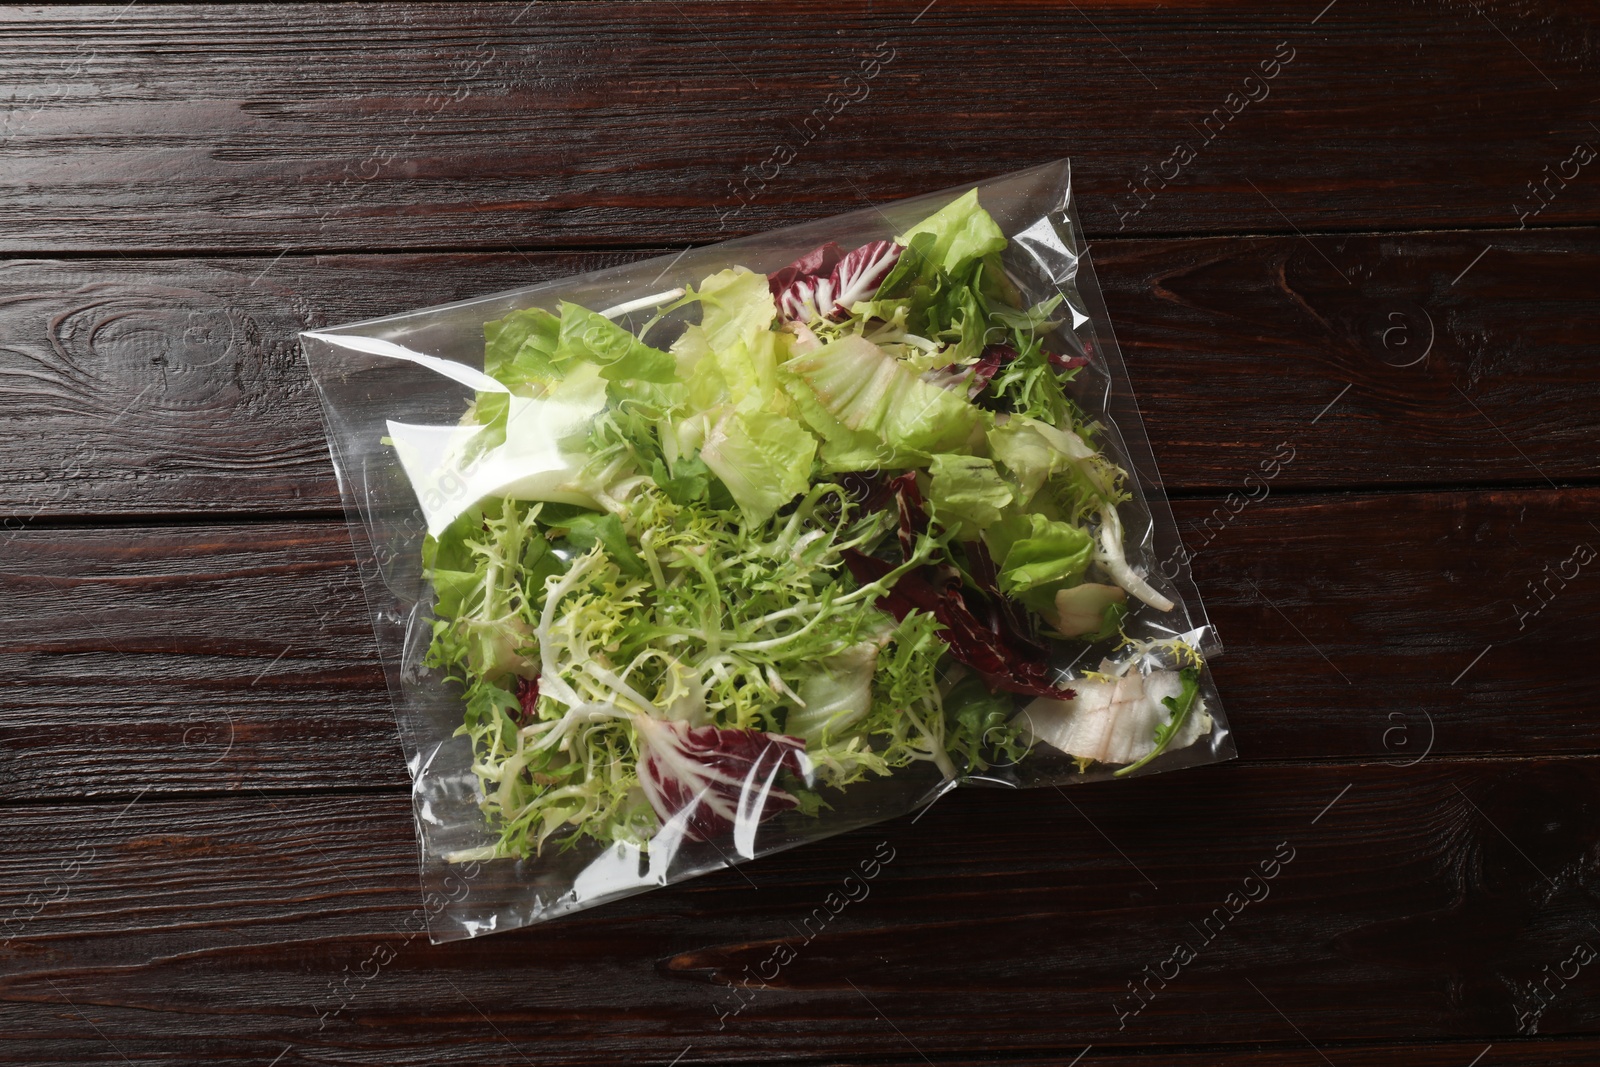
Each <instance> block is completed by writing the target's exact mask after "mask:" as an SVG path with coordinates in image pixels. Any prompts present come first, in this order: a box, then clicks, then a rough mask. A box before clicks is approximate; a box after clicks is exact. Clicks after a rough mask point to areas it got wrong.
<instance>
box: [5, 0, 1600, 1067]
mask: <svg viewBox="0 0 1600 1067" xmlns="http://www.w3.org/2000/svg"><path fill="white" fill-rule="evenodd" d="M1325 3H1326V0H1308V2H1306V3H1293V4H1275V5H1270V6H1269V5H1253V4H1250V5H1247V4H1230V3H1221V2H1215V0H1212V2H1202V0H1194V2H1179V3H1177V4H1170V3H1168V4H1145V3H1138V2H1132V0H1081V2H1080V3H1078V4H1072V3H1067V4H1064V5H1060V6H1057V5H1054V4H1042V3H1011V4H979V3H976V2H973V0H936V2H935V3H932V4H928V3H927V0H914V2H912V3H910V4H904V3H898V2H896V3H873V4H868V5H866V6H865V7H861V6H859V5H852V4H841V3H831V2H830V3H794V2H790V0H782V2H776V3H766V4H758V3H746V4H707V3H698V2H694V0H677V2H671V0H669V2H666V3H633V4H582V5H554V4H536V5H528V6H525V7H524V6H522V5H520V4H512V5H508V6H499V5H483V6H479V7H473V8H467V7H459V6H454V5H424V4H416V5H400V4H359V5H339V6H332V5H330V6H322V5H301V6H282V7H277V6H271V7H269V6H238V7H235V6H223V5H220V4H194V5H155V4H146V3H139V2H137V0H136V2H135V3H132V4H130V5H128V6H125V7H121V6H109V7H43V8H39V7H29V8H12V9H7V10H4V11H0V83H3V84H0V92H4V93H5V94H7V97H8V99H5V100H0V109H3V114H0V122H3V125H0V255H3V256H4V257H5V259H4V262H3V264H0V412H3V420H0V516H3V517H4V522H3V529H0V546H3V547H0V556H3V558H0V676H3V678H4V691H3V692H4V696H3V698H0V699H3V705H0V707H3V710H0V916H4V918H3V919H0V929H3V931H4V932H3V934H0V939H3V941H4V944H3V947H0V1062H5V1063H18V1064H30V1065H32V1064H81V1063H86V1062H130V1063H141V1064H142V1063H160V1064H191V1063H202V1062H203V1063H217V1064H239V1065H256V1067H266V1065H268V1064H278V1065H280V1067H291V1065H298V1064H373V1065H423V1064H463V1065H465V1064H488V1063H495V1064H522V1063H528V1064H540V1065H544V1064H577V1063H584V1064H609V1063H624V1062H625V1063H656V1064H669V1063H680V1064H691V1063H741V1062H744V1063H749V1062H761V1063H768V1062H774V1061H784V1062H792V1063H796V1064H822V1063H839V1062H850V1063H871V1064H881V1065H885V1067H889V1065H897V1064H906V1065H910V1064H918V1063H923V1062H928V1063H935V1064H965V1063H975V1062H994V1063H1002V1064H1010V1065H1017V1067H1021V1065H1024V1064H1046V1063H1053V1064H1062V1063H1076V1064H1078V1065H1079V1067H1110V1065H1122V1064H1126V1063H1129V1062H1140V1063H1159V1064H1173V1065H1181V1067H1222V1065H1225V1064H1226V1065H1238V1067H1266V1065H1274V1067H1276V1065H1288V1067H1318V1065H1329V1064H1331V1065H1337V1067H1364V1065H1376V1064H1385V1065H1388V1064H1404V1065H1424V1067H1469V1065H1476V1067H1507V1065H1513V1064H1515V1065H1529V1067H1532V1065H1539V1067H1548V1065H1578V1064H1595V1063H1597V1062H1600V959H1595V958H1593V957H1594V956H1595V953H1596V952H1597V951H1600V733H1597V728H1600V672H1597V670H1596V668H1597V665H1600V639H1597V636H1596V635H1597V632H1600V609H1597V607H1596V604H1597V602H1600V560H1596V559H1594V556H1595V553H1596V550H1597V548H1600V526H1597V523H1600V466H1597V464H1600V366H1597V362H1596V361H1597V357H1600V226H1597V224H1600V161H1597V160H1596V159H1595V153H1596V151H1597V150H1600V128H1597V126H1596V124H1597V123H1600V105H1597V102H1596V101H1597V99H1600V77H1597V73H1600V70H1597V67H1600V54H1597V53H1600V44H1597V38H1600V20H1597V18H1596V16H1597V15H1600V6H1597V5H1595V4H1592V3H1586V4H1577V3H1558V2H1556V0H1483V2H1481V3H1475V2H1468V0H1418V2H1405V3H1400V2H1395V0H1335V2H1333V3H1326V6H1325V7H1324V4H1325ZM924 5H926V6H924ZM869 59H875V60H876V62H877V68H876V70H875V71H874V73H873V75H872V76H870V77H865V76H863V74H862V71H863V70H864V69H865V68H864V67H863V63H864V62H865V61H867V60H869ZM1269 71H1270V72H1271V74H1270V76H1269V75H1268V72H1269ZM852 75H854V76H855V77H854V79H853V80H850V81H847V80H846V79H848V78H851V76H852ZM1180 149H1181V151H1180ZM785 156H792V159H790V161H789V162H787V163H785V164H783V165H781V166H780V165H777V164H774V163H772V162H771V161H772V160H773V159H774V158H775V157H785ZM1059 156H1071V157H1072V158H1073V160H1074V163H1075V166H1076V171H1075V173H1076V190H1077V193H1078V195H1079V196H1080V198H1081V205H1082V212H1083V219H1084V223H1085V226H1086V229H1087V232H1088V234H1089V236H1090V238H1091V239H1092V241H1093V256H1094V258H1095V260H1096V261H1097V264H1098V267H1099V270H1100V276H1101V279H1102V282H1103V284H1104V285H1105V287H1106V290H1107V298H1108V302H1109V304H1110V308H1111V312H1112V315H1113V317H1114V320H1115V325H1116V328H1117V331H1118V333H1119V336H1120V338H1121V341H1122V343H1123V345H1124V347H1125V350H1126V352H1127V355H1128V359H1129V363H1130V367H1131V371H1132V374H1133V377H1134V384H1135V387H1136V388H1137V390H1138V392H1139V395H1140V399H1141V401H1142V404H1143V408H1144V412H1145V416H1146V419H1147V421H1148V424H1149V430H1150V434H1151V437H1152V439H1153V441H1154V446H1155V449H1156V453H1157V457H1158V459H1159V462H1160V464H1161V468H1162V472H1163V474H1164V475H1165V477H1166V480H1167V482H1168V484H1169V487H1170V491H1171V494H1172V496H1173V498H1174V503H1175V507H1176V510H1177V513H1178V517H1179V520H1180V523H1181V525H1182V526H1183V529H1184V533H1185V537H1186V539H1187V541H1188V545H1189V548H1190V549H1191V550H1192V551H1194V552H1195V553H1196V555H1197V562H1196V564H1195V568H1196V574H1197V578H1198V580H1199V583H1200V586H1201V589H1202V592H1203V593H1204V595H1205V598H1206V603H1207V606H1208V608H1209V610H1210V612H1211V615H1212V618H1213V619H1214V621H1215V622H1216V623H1217V625H1218V627H1219V628H1220V631H1221V634H1222V636H1223V639H1224V640H1225V642H1226V643H1227V645H1228V652H1227V654H1226V655H1225V656H1224V657H1223V658H1222V659H1220V660H1218V661H1217V663H1216V665H1215V670H1216V677H1217V680H1218V683H1219V685H1220V687H1221V690H1222V693H1223V697H1224V699H1225V701H1226V703H1227V708H1228V711H1229V713H1230V715H1231V716H1232V719H1233V722H1234V725H1235V728H1236V730H1237V734H1238V744H1239V750H1240V752H1241V757H1240V758H1239V759H1238V760H1237V761H1235V762H1233V763H1230V764H1227V765H1224V766H1220V767H1212V768H1206V769H1201V770H1196V771H1190V772H1184V773H1180V774H1171V775H1163V776H1159V777H1157V778H1154V779H1146V780H1142V781H1136V782H1129V783H1117V784H1114V785H1110V786H1091V787H1085V788H1082V789H1076V790H1069V791H1068V792H1066V793H1063V792H1059V791H1052V790H1043V791H1033V792H1027V793H1004V792H999V791H984V790H970V791H962V792H959V793H957V794H955V795H953V796H951V797H949V798H947V799H945V800H943V801H941V802H940V803H939V804H938V805H937V806H936V807H935V808H934V809H933V810H932V811H931V812H929V813H928V814H927V815H926V816H925V817H923V818H921V819H920V821H918V822H916V823H915V824H914V825H913V824H912V822H911V820H910V819H901V820H897V821H895V822H891V823H888V824H885V825H883V826H880V827H877V828H875V829H873V830H870V831H866V832H861V833H855V834H851V835H848V836H845V837H840V838H835V839H833V840H831V841H828V842H825V843H823V844H819V845H816V846H813V847H809V848H805V849H800V850H796V851H792V852H789V853H786V854H783V855H780V856H777V857H773V858H770V859H767V860H763V861H761V862H757V863H753V864H749V865H747V866H745V867H743V868H741V869H740V870H738V871H725V872H722V873H720V874H718V875H715V876H711V877H707V878H703V879H700V880H698V881H695V882H691V883H688V884H685V885H682V886H678V887H675V888H671V889H667V890H663V891H659V892H654V893H650V894H647V895H644V896H641V897H636V898H633V899H631V900H628V901H625V902H622V903H619V904H614V905H610V906H607V907H603V908H599V909H596V910H593V911H589V912H586V913H583V914H581V915H579V916H577V917H574V918H569V919H566V920H563V921H560V922H556V923H552V924H548V925H545V926H542V927H535V928H532V929H528V930H523V931H519V932H516V933H511V934H506V935H497V936H494V937H490V938H486V939H481V940H477V941H472V942H462V943H456V944H451V945H448V946H444V947H437V948H436V947H431V946H430V945H429V944H428V943H427V941H426V939H425V938H423V937H420V936H418V935H417V934H416V933H415V930H416V929H417V926H418V922H417V919H418V916H419V915H420V913H421V910H420V909H421V907H422V905H421V902H420V900H419V894H418V889H417V883H416V873H415V848H414V844H413V835H412V827H411V816H410V812H409V805H408V795H407V785H408V782H407V777H406V773H405V768H404V766H403V765H402V762H401V758H400V751H399V747H398V744H397V740H396V735H395V728H394V723H393V719H392V717H391V712H390V709H389V705H388V698H387V695H386V693H385V690H384V686H383V681H382V676H381V674H380V671H379V667H378V664H377V662H376V661H375V656H374V651H373V644H372V637H371V633H370V630H369V627H368V622H367V619H366V616H365V607H364V605H363V603H362V599H361V596H360V592H359V589H358V587H357V584H356V580H355V578H356V576H355V570H354V564H353V562H352V558H351V552H350V546H349V542H348V540H347V537H346V532H345V528H344V525H343V522H344V519H343V515H342V513H341V511H340V509H339V501H338V495H337V491H336V486H335V484H334V480H333V476H332V471H331V468H330V466H329V463H328V459H327V454H326V451H325V446H324V442H323V435H322V428H321V423H320V418H319V415H318V412H317V407H316V401H315V398H314V396H313V394H312V390H311V386H310V382H309V380H308V378H307V375H306V372H305V369H304V366H303V363H302V361H301V357H300V354H299V351H298V348H297V344H296V341H295V334H296V331H298V330H300V329H302V328H305V327H308V326H315V325H325V324H330V323H337V322H342V321H348V320H351V319H355V318H359V317H367V316H372V315H378V314H383V313H388V312H393V311H399V310H404V309H409V308H412V307H417V306H422V305H426V304H433V303H438V302H442V301H445V300H450V299H456V298H461V297H466V296H469V295H472V294H477V293H483V292H490V291H495V290H498V289H504V288H510V287H513V286H516V285H520V284H524V283H529V282H532V281H535V280H539V279H544V278H550V277H558V276H561V275H564V274H568V273H572V272H575V271H579V270H585V269H590V268H593V267H596V266H600V265H605V264H612V263H618V262H623V261H626V260H629V259H632V258H637V257H643V256H650V255H658V254H661V253H662V252H663V251H671V250H673V249H678V248H682V247H685V246H688V245H691V244H698V243H704V242H708V241H714V240H717V239H720V238H722V237H727V236H734V235H741V234H746V233H752V232H758V231H760V230H763V229H767V228H770V227H773V226H777V225H781V224H785V223H790V222H795V221H801V220H807V219H814V218H820V217H824V216H827V215H830V214H834V213H836V212H839V211H842V210H848V209H852V208H856V207H859V206H861V205H862V204H863V203H865V202H867V201H874V202H881V201H884V200H889V199H893V198H896V197H900V196H904V195H909V194H913V193H919V192H926V191H931V190H935V189H939V188H942V187H946V186H949V185H952V184H955V183H957V182H962V181H967V180H972V179H977V178H982V177H985V176H988V175H990V174H993V173H997V172H1000V171H1004V170H1010V169H1014V168H1016V167H1021V166H1025V165H1029V164H1033V163H1038V162H1042V161H1044V160H1047V159H1051V158H1055V157H1059ZM1285 449H1287V450H1289V452H1290V453H1292V461H1291V462H1289V463H1288V464H1287V465H1286V466H1284V467H1283V469H1282V471H1281V473H1280V474H1279V475H1278V476H1277V477H1276V478H1275V479H1273V480H1272V481H1271V483H1270V492H1268V493H1267V494H1266V495H1265V496H1264V498H1263V497H1262V493H1261V491H1260V490H1259V489H1252V490H1251V491H1250V493H1249V496H1251V497H1255V498H1256V499H1247V496H1246V495H1245V494H1246V489H1245V485H1246V483H1245V478H1246V476H1247V475H1249V474H1250V473H1251V472H1252V471H1255V470H1256V469H1257V468H1258V465H1259V464H1260V462H1261V461H1262V460H1264V459H1266V458H1268V457H1270V456H1272V455H1274V454H1276V453H1279V452H1280V451H1282V450H1285ZM1250 484H1251V485H1252V486H1254V485H1255V484H1256V483H1254V482H1252V483H1250ZM885 842H886V843H887V847H888V848H890V849H892V850H893V856H894V858H893V860H892V862H890V863H889V864H888V865H887V866H886V867H885V868H884V869H883V871H882V873H881V874H880V875H879V876H878V878H877V879H876V880H874V882H873V883H872V887H871V894H870V896H869V897H868V898H867V899H865V900H862V901H859V902H857V903H853V904H851V905H850V906H849V908H848V910H846V911H844V912H842V913H841V914H840V915H839V916H838V917H837V918H836V919H835V920H834V921H833V922H832V923H830V925H829V926H828V927H827V929H826V932H825V933H824V934H823V935H822V936H820V937H818V938H817V939H816V940H814V941H812V942H811V943H809V944H808V945H806V946H805V947H804V948H803V949H802V950H801V951H800V952H799V954H798V958H797V959H796V960H795V961H794V962H793V963H792V964H790V965H789V966H787V967H785V968H784V969H783V970H782V972H781V975H780V976H779V978H777V979H776V980H774V981H773V982H772V983H770V984H769V985H768V987H766V988H761V989H757V990H756V991H754V992H753V993H745V994H743V1007H742V1009H741V1010H740V1011H738V1012H737V1013H734V1012H733V1011H732V1008H733V1007H734V1006H735V1005H736V1004H738V1003H740V1001H738V1000H735V998H734V995H733V993H732V992H731V990H730V989H729V988H728V987H729V984H730V983H735V982H743V981H747V980H748V976H747V972H746V968H754V967H755V966H756V965H758V964H759V963H760V961H762V960H765V959H766V958H767V957H768V956H769V955H770V954H771V953H772V950H773V947H774V945H775V944H777V943H778V942H781V941H784V940H785V939H791V938H792V926H791V924H792V923H795V922H797V921H798V920H799V919H800V918H802V917H803V916H805V915H806V914H808V913H809V912H810V911H811V909H812V908H814V907H815V906H817V905H818V903H819V902H821V901H822V899H823V898H824V897H825V896H826V895H827V894H828V893H829V892H831V891H832V890H833V889H834V888H835V887H836V886H838V885H839V884H840V882H841V880H842V879H843V877H844V876H845V875H846V874H847V873H849V872H850V871H851V870H852V869H853V868H854V867H855V866H856V865H857V864H858V862H859V861H861V860H863V859H866V858H868V857H870V856H871V855H873V853H874V852H877V851H879V850H880V848H882V847H883V843H885ZM1285 857H1289V858H1288V859H1287V860H1285ZM1275 858H1276V859H1275ZM1263 865H1267V869H1270V870H1271V871H1272V872H1273V876H1272V877H1270V878H1265V879H1263V878H1262V877H1261V874H1260V872H1261V871H1262V870H1263ZM1252 875H1255V876H1256V877H1254V878H1252V877H1251V876H1252ZM1219 908H1221V909H1224V911H1223V918H1225V919H1226V920H1227V921H1226V922H1225V923H1224V922H1222V921H1221V920H1213V922H1212V923H1210V924H1207V923H1206V920H1207V919H1208V917H1213V916H1215V915H1216V914H1217V909H1219ZM1219 926H1220V927H1221V928H1222V929H1221V932H1220V933H1217V932H1216V927H1219ZM1202 927H1204V930H1205V931H1206V935H1203V934H1202ZM1180 945H1184V946H1186V947H1187V948H1188V949H1189V950H1190V952H1192V954H1193V958H1192V959H1187V960H1186V961H1184V962H1181V963H1175V962H1174V958H1175V954H1176V955H1179V956H1187V955H1188V954H1189V953H1179V952H1178V947H1179V946H1180ZM1135 987H1137V988H1138V989H1139V990H1141V991H1145V990H1148V991H1149V992H1141V994H1140V995H1139V996H1138V997H1135V995H1134V993H1133V992H1132V991H1131V990H1133V989H1134V988H1135ZM719 1020H720V1021H719Z"/></svg>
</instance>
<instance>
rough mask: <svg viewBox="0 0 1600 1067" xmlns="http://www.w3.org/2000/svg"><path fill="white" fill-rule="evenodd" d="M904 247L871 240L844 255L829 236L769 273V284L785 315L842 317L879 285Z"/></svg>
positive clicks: (795, 316)
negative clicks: (809, 251)
mask: <svg viewBox="0 0 1600 1067" xmlns="http://www.w3.org/2000/svg"><path fill="white" fill-rule="evenodd" d="M903 251H905V250H904V249H903V248H901V247H900V246H899V245H897V244H895V243H894V242H893V241H871V242H868V243H867V244H864V245H862V246H861V247H860V248H857V249H856V250H854V251H853V252H848V253H844V254H842V255H841V250H840V248H839V246H838V245H836V244H834V243H833V242H831V241H830V242H828V243H827V244H825V245H823V246H821V247H820V248H817V249H815V250H814V251H812V252H811V253H809V254H808V255H805V256H802V257H800V258H799V259H797V260H795V261H794V262H793V263H791V264H789V265H788V266H787V267H784V268H783V269H782V270H779V271H774V272H773V273H772V274H769V275H767V285H768V287H769V288H770V289H771V290H772V295H773V296H774V297H775V298H776V299H777V301H778V311H779V313H780V314H782V316H783V317H784V318H785V319H799V320H800V321H802V322H804V321H805V320H807V319H809V318H811V317H812V316H813V315H817V314H820V315H821V316H822V317H823V318H825V319H841V318H843V317H845V316H846V315H848V314H850V308H851V307H852V306H854V304H855V303H856V302H857V301H859V300H866V299H868V298H869V297H871V296H872V295H873V294H874V293H876V292H877V291H878V286H880V285H882V284H883V280H884V279H885V278H887V277H888V276H889V272H890V271H891V270H893V269H894V265H895V264H896V263H898V262H899V261H900V253H901V252H903Z"/></svg>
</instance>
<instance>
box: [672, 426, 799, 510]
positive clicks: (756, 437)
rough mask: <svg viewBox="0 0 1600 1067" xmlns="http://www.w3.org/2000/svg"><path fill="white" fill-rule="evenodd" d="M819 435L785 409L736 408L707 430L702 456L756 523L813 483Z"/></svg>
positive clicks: (701, 451)
mask: <svg viewBox="0 0 1600 1067" xmlns="http://www.w3.org/2000/svg"><path fill="white" fill-rule="evenodd" d="M816 454H817V439H816V438H815V437H812V436H811V434H810V433H808V432H807V431H806V428H805V427H804V426H801V425H800V424H799V423H798V422H796V421H795V420H794V419H791V418H787V417H785V416H783V415H771V416H764V417H759V418H757V417H753V416H752V417H750V418H748V419H747V418H746V417H745V416H743V415H741V414H739V413H738V412H733V413H731V414H728V415H725V416H723V418H722V419H720V420H718V422H717V424H716V425H715V426H713V427H712V428H711V430H710V432H709V433H707V434H706V441H705V444H704V445H703V446H702V447H701V449H700V459H701V460H702V461H704V463H705V465H706V466H707V467H709V468H710V469H711V471H712V472H713V473H714V474H716V476H717V477H718V478H720V479H722V483H723V484H724V485H726V486H727V487H728V492H730V493H732V494H733V499H734V500H735V501H737V502H738V504H739V507H740V508H741V509H742V510H743V511H744V513H745V516H746V517H747V518H748V519H749V521H750V522H752V523H762V522H765V521H766V520H767V519H769V518H770V517H771V516H772V513H773V512H775V511H777V510H778V509H779V508H781V507H782V506H783V505H785V504H787V503H788V502H789V501H791V500H793V499H794V498H795V497H796V496H798V495H800V494H801V493H803V492H805V491H806V490H807V489H808V488H810V486H811V461H812V460H813V459H814V458H815V457H816Z"/></svg>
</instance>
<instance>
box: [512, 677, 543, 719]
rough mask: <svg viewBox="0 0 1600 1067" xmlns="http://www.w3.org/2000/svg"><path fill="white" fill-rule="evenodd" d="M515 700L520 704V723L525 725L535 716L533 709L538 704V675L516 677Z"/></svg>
mask: <svg viewBox="0 0 1600 1067" xmlns="http://www.w3.org/2000/svg"><path fill="white" fill-rule="evenodd" d="M517 702H518V703H520V704H521V705H522V725H524V726H526V725H527V724H528V723H530V722H533V720H534V719H535V718H536V717H537V713H536V711H535V710H534V709H535V708H537V707H538V705H539V676H538V675H534V676H533V677H532V678H518V679H517Z"/></svg>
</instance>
